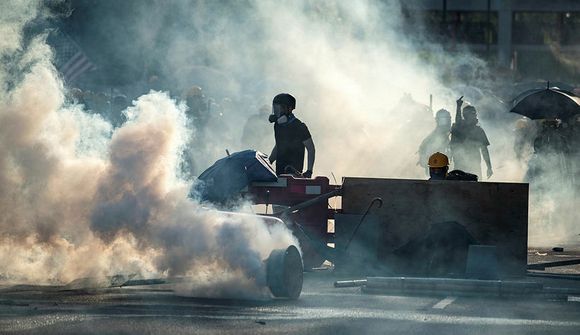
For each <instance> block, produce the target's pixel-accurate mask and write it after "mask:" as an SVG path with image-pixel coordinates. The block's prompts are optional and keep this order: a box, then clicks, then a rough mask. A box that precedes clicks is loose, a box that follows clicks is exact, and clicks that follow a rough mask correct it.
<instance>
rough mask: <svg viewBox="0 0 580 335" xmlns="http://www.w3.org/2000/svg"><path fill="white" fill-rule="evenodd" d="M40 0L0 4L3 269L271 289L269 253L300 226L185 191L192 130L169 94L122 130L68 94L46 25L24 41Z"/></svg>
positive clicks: (224, 289)
mask: <svg viewBox="0 0 580 335" xmlns="http://www.w3.org/2000/svg"><path fill="white" fill-rule="evenodd" d="M37 4H38V3H37V2H29V3H28V2H24V1H22V2H18V3H12V2H10V3H8V2H3V3H2V4H1V5H0V12H1V13H2V14H1V15H3V17H2V19H1V20H0V31H2V32H3V36H4V37H6V39H5V40H4V42H3V43H4V44H2V49H0V53H1V56H2V59H3V60H4V61H5V62H7V65H8V66H3V67H2V68H1V69H0V78H1V79H2V80H3V82H2V90H1V91H0V212H1V213H2V216H1V217H0V269H1V270H0V277H1V278H2V279H4V280H8V281H14V282H28V283H47V282H49V283H61V284H62V283H67V282H69V281H71V280H74V279H77V278H82V277H101V278H102V277H105V276H112V275H116V274H124V275H127V276H128V275H134V274H137V275H140V276H141V277H145V278H151V277H158V276H187V277H190V279H189V281H190V290H189V293H190V294H191V293H192V292H193V293H194V294H197V295H204V296H227V297H231V296H236V297H240V296H265V295H267V289H265V281H266V274H265V266H264V263H263V261H264V260H265V259H266V258H267V257H268V255H269V254H270V252H271V251H272V250H274V249H279V248H286V247H287V246H288V245H290V244H297V241H296V240H295V238H294V237H293V236H292V234H291V232H290V231H289V230H287V229H286V227H285V226H282V225H280V226H276V225H274V226H267V225H266V224H265V223H264V222H263V221H262V220H261V219H259V218H257V217H256V216H252V215H242V214H238V215H233V214H226V213H222V212H218V211H216V210H214V209H208V208H203V207H202V206H201V204H199V203H198V202H196V201H193V200H191V199H189V198H188V197H187V194H188V191H189V187H190V186H191V185H190V183H187V182H186V181H184V180H181V179H180V178H179V177H178V170H179V166H180V160H181V152H182V149H183V147H184V145H185V143H186V141H187V139H188V138H189V136H190V130H188V128H187V127H186V119H185V114H184V109H185V107H184V105H183V104H177V103H176V102H175V101H174V100H172V99H171V98H170V97H169V96H168V94H167V93H161V92H150V93H149V94H147V95H144V96H142V97H140V98H139V99H138V100H136V101H134V102H133V106H132V107H130V108H128V109H127V110H126V114H127V118H128V121H127V123H126V124H125V125H123V126H122V127H121V128H118V129H115V130H114V131H113V132H112V134H111V131H112V130H111V126H110V125H109V124H108V123H107V122H106V121H104V120H103V119H102V118H101V117H100V116H98V115H94V114H93V115H89V114H87V113H85V112H84V111H83V110H82V106H76V105H72V106H71V105H67V104H65V102H64V94H63V92H64V88H63V84H62V81H61V80H60V78H59V76H58V74H57V72H56V71H55V69H54V67H53V65H52V63H51V57H52V53H51V50H50V48H49V47H48V46H47V45H46V43H45V41H44V38H43V36H38V37H35V38H33V39H31V40H30V41H26V42H24V40H23V37H24V36H23V27H24V26H25V24H26V23H29V22H30V20H31V19H33V18H35V17H36V15H37V14H38V12H36V10H38V9H39V8H38V7H36V5H37ZM13 73H18V76H15V75H13ZM240 210H242V211H243V208H240ZM192 290H193V291H192Z"/></svg>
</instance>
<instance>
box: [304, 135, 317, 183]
mask: <svg viewBox="0 0 580 335" xmlns="http://www.w3.org/2000/svg"><path fill="white" fill-rule="evenodd" d="M302 143H303V144H304V146H305V147H306V150H308V168H307V169H306V172H304V176H305V177H307V178H310V177H311V176H312V171H313V169H314V160H315V158H316V148H315V147H314V142H313V141H312V138H309V139H307V140H306V141H304V142H302Z"/></svg>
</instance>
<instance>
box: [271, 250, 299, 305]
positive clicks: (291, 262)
mask: <svg viewBox="0 0 580 335" xmlns="http://www.w3.org/2000/svg"><path fill="white" fill-rule="evenodd" d="M303 271H304V267H303V265H302V257H301V256H300V252H298V249H296V247H295V246H293V245H291V246H289V247H288V248H287V249H276V250H274V251H272V252H271V253H270V257H268V259H267V261H266V276H267V282H268V287H269V288H270V292H272V294H273V295H274V297H277V298H287V299H298V297H299V296H300V293H301V292H302V282H303Z"/></svg>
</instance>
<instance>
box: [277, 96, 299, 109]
mask: <svg viewBox="0 0 580 335" xmlns="http://www.w3.org/2000/svg"><path fill="white" fill-rule="evenodd" d="M272 104H275V105H284V106H288V107H291V108H292V109H294V108H296V99H295V98H294V97H293V96H291V95H290V94H288V93H280V94H278V95H277V96H275V97H274V100H273V101H272Z"/></svg>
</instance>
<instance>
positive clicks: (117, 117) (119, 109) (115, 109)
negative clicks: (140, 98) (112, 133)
mask: <svg viewBox="0 0 580 335" xmlns="http://www.w3.org/2000/svg"><path fill="white" fill-rule="evenodd" d="M128 106H129V103H128V101H127V97H126V96H125V95H123V94H120V95H117V96H115V97H114V98H113V101H112V102H111V115H110V117H109V118H110V120H111V123H112V124H113V126H114V127H120V126H121V125H122V124H123V123H125V121H126V120H127V118H126V116H125V114H123V111H124V110H125V109H126V108H127V107H128Z"/></svg>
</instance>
